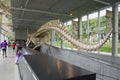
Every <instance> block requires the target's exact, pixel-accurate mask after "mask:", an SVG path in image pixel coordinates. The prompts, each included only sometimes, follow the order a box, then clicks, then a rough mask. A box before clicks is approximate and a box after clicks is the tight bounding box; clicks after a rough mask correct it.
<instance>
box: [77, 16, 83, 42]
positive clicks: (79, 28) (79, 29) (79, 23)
mask: <svg viewBox="0 0 120 80" xmlns="http://www.w3.org/2000/svg"><path fill="white" fill-rule="evenodd" d="M78 39H80V40H81V41H82V17H78Z"/></svg>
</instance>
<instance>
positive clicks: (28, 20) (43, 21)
mask: <svg viewBox="0 0 120 80" xmlns="http://www.w3.org/2000/svg"><path fill="white" fill-rule="evenodd" d="M12 19H13V20H19V21H33V22H44V21H37V20H31V19H18V18H12Z"/></svg>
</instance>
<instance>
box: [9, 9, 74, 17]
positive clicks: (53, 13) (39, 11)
mask: <svg viewBox="0 0 120 80" xmlns="http://www.w3.org/2000/svg"><path fill="white" fill-rule="evenodd" d="M11 9H14V10H23V11H30V12H38V13H45V14H51V15H59V16H65V17H73V18H76V16H72V15H67V14H61V13H55V12H48V11H42V10H32V9H25V8H16V7H11Z"/></svg>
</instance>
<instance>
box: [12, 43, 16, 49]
mask: <svg viewBox="0 0 120 80" xmlns="http://www.w3.org/2000/svg"><path fill="white" fill-rule="evenodd" d="M15 46H16V44H15V42H13V43H12V48H13V50H15Z"/></svg>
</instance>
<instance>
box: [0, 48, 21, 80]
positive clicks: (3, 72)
mask: <svg viewBox="0 0 120 80" xmlns="http://www.w3.org/2000/svg"><path fill="white" fill-rule="evenodd" d="M15 52H16V50H15V51H13V50H12V48H11V47H10V48H8V49H7V58H3V57H2V51H1V50H0V80H19V75H18V68H17V65H16V64H15Z"/></svg>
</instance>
